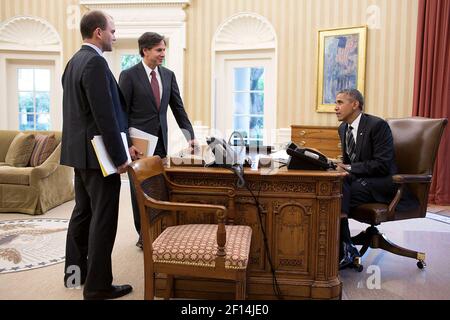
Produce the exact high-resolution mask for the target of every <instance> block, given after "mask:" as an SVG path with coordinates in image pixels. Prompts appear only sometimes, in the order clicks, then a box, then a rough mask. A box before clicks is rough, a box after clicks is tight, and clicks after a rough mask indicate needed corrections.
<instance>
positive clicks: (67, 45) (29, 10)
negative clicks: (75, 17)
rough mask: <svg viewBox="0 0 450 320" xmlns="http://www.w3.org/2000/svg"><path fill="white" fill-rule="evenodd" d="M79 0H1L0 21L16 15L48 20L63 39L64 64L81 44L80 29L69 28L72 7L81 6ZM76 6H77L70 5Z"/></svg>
mask: <svg viewBox="0 0 450 320" xmlns="http://www.w3.org/2000/svg"><path fill="white" fill-rule="evenodd" d="M78 3H79V1H78V0H0V21H1V22H4V21H6V20H9V19H10V18H12V17H14V16H19V15H28V16H37V17H40V18H43V19H45V20H47V21H48V22H49V23H50V24H51V25H53V27H55V29H56V31H57V32H58V33H59V36H60V37H61V39H62V41H63V61H64V62H63V63H64V65H65V64H66V62H67V61H68V60H69V59H70V57H71V56H72V55H73V54H74V52H76V51H77V50H78V49H79V47H80V45H81V36H80V35H79V34H80V32H79V30H78V29H69V28H68V27H67V25H68V21H69V22H70V15H71V14H72V13H73V12H74V11H71V9H75V8H79V6H78ZM70 6H75V7H70Z"/></svg>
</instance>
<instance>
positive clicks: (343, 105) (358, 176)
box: [335, 89, 418, 269]
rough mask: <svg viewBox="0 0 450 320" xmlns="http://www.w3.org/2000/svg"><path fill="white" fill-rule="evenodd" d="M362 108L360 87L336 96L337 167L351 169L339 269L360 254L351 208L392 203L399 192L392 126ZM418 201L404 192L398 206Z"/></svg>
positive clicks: (346, 185) (345, 191) (345, 195)
mask: <svg viewBox="0 0 450 320" xmlns="http://www.w3.org/2000/svg"><path fill="white" fill-rule="evenodd" d="M363 108H364V98H363V96H362V94H361V93H360V92H359V91H358V90H355V89H351V90H343V91H341V92H339V93H338V94H337V96H336V108H335V111H336V116H337V118H338V120H339V121H342V124H341V125H340V126H339V129H338V130H339V136H340V138H341V143H342V146H343V163H341V164H338V169H339V170H343V171H346V172H348V173H349V174H348V176H347V177H346V179H345V180H344V185H343V199H342V209H341V211H342V218H341V248H340V263H339V267H340V269H343V268H346V267H349V266H351V265H352V264H353V261H354V260H355V258H358V257H359V256H360V255H359V252H358V250H357V249H356V247H355V246H354V245H353V243H352V241H351V236H350V230H349V226H348V216H349V214H350V213H351V209H352V208H355V207H357V206H359V205H361V204H364V203H370V202H380V203H386V204H389V203H390V202H391V200H392V199H393V198H394V196H395V192H396V188H395V185H394V183H393V181H392V176H393V175H394V174H396V173H397V165H396V163H395V152H394V143H393V138H392V132H391V129H390V127H389V125H388V123H387V122H386V121H384V120H383V119H380V118H378V117H375V116H372V115H369V114H366V113H363ZM417 204H418V203H417V200H416V199H414V197H413V196H412V195H411V194H410V193H408V192H405V195H404V196H403V197H402V199H401V201H400V203H399V205H398V207H397V209H398V210H400V211H401V210H405V209H406V210H407V209H409V208H410V207H413V206H416V205H417Z"/></svg>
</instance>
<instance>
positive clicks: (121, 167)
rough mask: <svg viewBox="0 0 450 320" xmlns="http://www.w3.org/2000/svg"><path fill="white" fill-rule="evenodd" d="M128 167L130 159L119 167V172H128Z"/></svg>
mask: <svg viewBox="0 0 450 320" xmlns="http://www.w3.org/2000/svg"><path fill="white" fill-rule="evenodd" d="M127 168H128V161H127V162H125V163H124V164H122V165H121V166H118V167H117V173H118V174H122V173H125V172H127Z"/></svg>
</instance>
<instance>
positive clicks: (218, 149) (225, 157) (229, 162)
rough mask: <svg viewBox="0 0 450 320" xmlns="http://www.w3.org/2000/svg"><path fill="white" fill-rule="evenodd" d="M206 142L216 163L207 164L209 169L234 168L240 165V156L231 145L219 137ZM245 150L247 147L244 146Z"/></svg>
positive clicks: (207, 139) (208, 139)
mask: <svg viewBox="0 0 450 320" xmlns="http://www.w3.org/2000/svg"><path fill="white" fill-rule="evenodd" d="M206 142H207V143H208V145H209V147H210V148H211V150H212V152H213V154H214V158H215V161H214V162H212V163H209V164H207V166H208V167H213V166H215V167H228V168H229V167H232V166H233V165H235V164H239V155H238V152H237V151H236V150H234V149H233V148H232V147H231V145H230V144H228V143H227V142H225V140H224V139H221V138H217V137H210V138H206ZM244 148H245V146H244Z"/></svg>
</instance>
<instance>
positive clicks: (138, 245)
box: [136, 236, 144, 249]
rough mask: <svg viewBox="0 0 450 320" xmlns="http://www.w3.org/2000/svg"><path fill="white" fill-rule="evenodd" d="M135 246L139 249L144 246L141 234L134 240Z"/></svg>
mask: <svg viewBox="0 0 450 320" xmlns="http://www.w3.org/2000/svg"><path fill="white" fill-rule="evenodd" d="M136 247H138V248H139V249H142V248H143V247H144V243H143V242H142V237H141V236H139V240H138V241H137V242H136Z"/></svg>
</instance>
